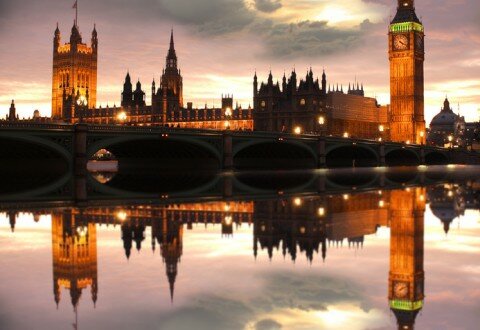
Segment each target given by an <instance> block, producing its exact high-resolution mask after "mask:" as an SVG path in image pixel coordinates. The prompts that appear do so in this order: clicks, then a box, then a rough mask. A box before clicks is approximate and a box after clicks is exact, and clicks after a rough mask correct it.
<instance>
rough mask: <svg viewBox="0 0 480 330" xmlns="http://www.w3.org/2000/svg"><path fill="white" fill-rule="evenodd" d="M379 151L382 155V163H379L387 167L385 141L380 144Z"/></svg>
mask: <svg viewBox="0 0 480 330" xmlns="http://www.w3.org/2000/svg"><path fill="white" fill-rule="evenodd" d="M378 151H379V154H380V157H379V159H380V163H379V164H378V165H379V166H381V167H385V166H386V165H387V163H386V161H385V144H384V143H383V142H382V143H381V144H380V148H379V150H378Z"/></svg>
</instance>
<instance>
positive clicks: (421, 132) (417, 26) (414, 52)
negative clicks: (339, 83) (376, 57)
mask: <svg viewBox="0 0 480 330" xmlns="http://www.w3.org/2000/svg"><path fill="white" fill-rule="evenodd" d="M389 59H390V97H391V123H390V129H391V139H392V141H394V142H411V143H417V144H424V143H425V136H426V134H425V118H424V74H423V65H424V60H425V51H424V27H423V24H422V23H421V22H420V20H419V19H418V17H417V14H416V12H415V2H414V0H398V8H397V13H396V15H395V17H394V18H393V20H392V22H391V24H390V29H389Z"/></svg>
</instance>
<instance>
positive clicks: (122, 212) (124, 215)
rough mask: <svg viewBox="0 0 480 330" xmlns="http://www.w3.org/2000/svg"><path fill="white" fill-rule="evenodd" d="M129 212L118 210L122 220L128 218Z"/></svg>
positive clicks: (118, 216)
mask: <svg viewBox="0 0 480 330" xmlns="http://www.w3.org/2000/svg"><path fill="white" fill-rule="evenodd" d="M127 217H128V215H127V213H126V212H125V211H118V212H117V219H118V220H120V221H125V220H127Z"/></svg>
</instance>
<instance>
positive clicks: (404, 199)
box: [388, 188, 425, 330]
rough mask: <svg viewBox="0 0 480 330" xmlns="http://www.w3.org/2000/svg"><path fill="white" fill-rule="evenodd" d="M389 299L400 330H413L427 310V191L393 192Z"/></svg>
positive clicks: (415, 189)
mask: <svg viewBox="0 0 480 330" xmlns="http://www.w3.org/2000/svg"><path fill="white" fill-rule="evenodd" d="M390 205H391V207H390V212H391V217H390V219H391V220H390V221H391V224H390V230H391V234H390V273H389V281H388V283H389V286H388V299H389V301H390V308H391V309H392V311H393V312H394V314H395V316H396V318H397V322H398V328H399V329H405V330H408V329H413V327H414V324H415V317H416V316H417V314H418V312H419V311H420V310H421V309H422V307H423V298H424V294H423V292H424V278H425V273H424V271H423V231H424V230H423V228H424V212H425V189H424V188H412V189H407V190H403V191H393V192H391V201H390Z"/></svg>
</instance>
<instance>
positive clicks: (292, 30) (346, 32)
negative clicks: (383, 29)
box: [264, 20, 372, 59]
mask: <svg viewBox="0 0 480 330" xmlns="http://www.w3.org/2000/svg"><path fill="white" fill-rule="evenodd" d="M371 25H372V24H371V23H370V22H369V21H368V20H365V21H364V22H363V23H362V24H360V25H358V26H357V27H355V28H346V29H340V28H336V27H331V26H329V25H328V22H326V21H303V22H299V23H295V24H294V23H292V24H276V25H273V26H272V27H271V28H270V29H269V30H267V31H266V32H265V35H264V39H265V46H266V49H265V56H267V57H272V58H279V59H282V58H286V57H292V58H296V57H304V58H314V57H318V56H321V55H330V54H333V53H337V52H346V51H349V50H351V49H352V48H355V47H358V46H360V45H361V44H362V43H361V42H362V38H363V36H365V32H366V31H368V29H369V27H370V26H371Z"/></svg>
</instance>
